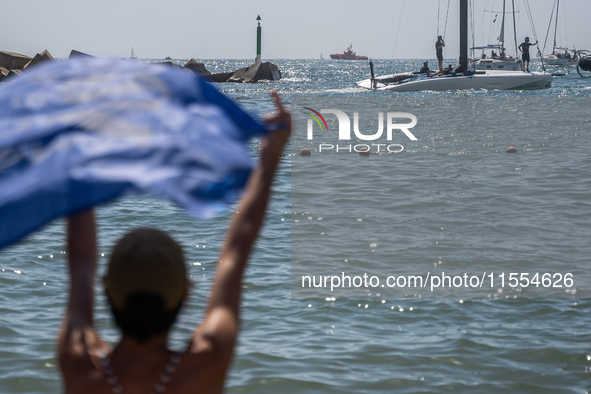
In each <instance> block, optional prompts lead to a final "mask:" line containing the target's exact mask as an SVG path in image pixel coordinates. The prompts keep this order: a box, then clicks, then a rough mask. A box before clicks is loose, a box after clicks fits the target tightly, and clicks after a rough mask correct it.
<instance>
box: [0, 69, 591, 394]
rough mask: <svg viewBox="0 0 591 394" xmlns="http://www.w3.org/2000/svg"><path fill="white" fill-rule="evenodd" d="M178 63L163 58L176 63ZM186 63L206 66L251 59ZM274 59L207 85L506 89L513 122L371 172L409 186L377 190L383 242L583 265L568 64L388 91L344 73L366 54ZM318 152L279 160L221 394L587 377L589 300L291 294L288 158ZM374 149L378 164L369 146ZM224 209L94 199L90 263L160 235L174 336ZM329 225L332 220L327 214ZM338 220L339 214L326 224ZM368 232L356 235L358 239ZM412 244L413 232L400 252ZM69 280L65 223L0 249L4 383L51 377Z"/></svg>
mask: <svg viewBox="0 0 591 394" xmlns="http://www.w3.org/2000/svg"><path fill="white" fill-rule="evenodd" d="M187 60H188V59H178V60H175V61H176V62H177V63H178V64H184V63H185V62H186V61H187ZM197 60H198V61H202V62H204V63H205V65H206V67H207V68H208V70H209V71H211V72H222V71H229V70H234V69H236V68H239V67H243V66H247V65H249V64H251V63H252V62H251V61H250V60H199V59H197ZM422 61H423V59H420V60H400V61H395V62H392V61H388V60H376V61H375V63H376V72H377V74H378V75H379V74H386V73H392V72H398V71H407V70H409V69H411V70H415V69H416V70H418V68H419V66H420V64H421V63H422ZM272 62H273V63H275V64H277V65H278V66H279V68H280V69H281V71H282V74H283V78H282V80H281V81H278V82H273V83H259V84H248V85H247V84H219V85H218V87H219V88H220V89H221V90H222V91H223V92H224V93H227V94H228V95H230V96H232V97H233V98H234V99H235V100H236V101H237V102H238V103H239V104H240V105H241V106H242V107H243V108H245V109H246V110H248V111H249V112H251V113H253V114H255V115H261V116H262V115H263V114H264V113H266V112H268V111H270V110H272V105H271V103H270V100H269V98H268V92H267V90H268V89H269V88H278V89H279V90H280V91H281V94H282V96H283V97H284V99H285V101H286V102H291V101H292V100H296V99H306V100H308V99H312V100H313V99H325V100H328V99H331V100H332V99H334V100H335V101H337V102H338V101H339V100H350V99H352V98H359V99H367V98H372V99H374V98H383V99H384V101H389V102H391V101H392V100H393V99H395V98H401V99H403V100H413V99H421V100H423V99H427V100H429V99H432V100H441V101H442V102H449V101H450V100H452V99H453V100H459V99H462V100H466V102H470V101H471V100H474V101H476V100H488V102H491V100H492V101H493V102H494V100H493V99H496V98H498V99H499V102H501V101H503V100H505V101H503V102H505V103H506V102H507V101H506V100H518V101H519V102H520V104H519V106H520V108H523V111H522V116H521V119H522V120H521V121H518V122H517V123H511V124H508V125H504V127H494V125H492V124H491V131H490V132H489V133H487V134H486V135H476V133H474V129H471V128H470V127H469V125H468V126H463V127H459V125H454V124H453V123H451V124H450V126H449V127H447V128H446V127H444V126H443V125H438V126H437V127H438V129H437V132H438V133H436V134H432V135H429V136H426V137H425V138H423V139H422V140H421V141H420V142H421V143H420V144H419V145H412V146H410V145H409V149H408V150H407V151H405V152H404V153H401V154H399V155H398V156H396V160H400V163H401V164H400V166H399V170H400V172H399V173H398V174H397V176H393V175H392V174H390V175H388V174H381V175H375V174H373V175H372V176H378V178H376V179H377V180H378V181H382V182H383V183H388V184H389V188H390V189H388V190H389V191H391V192H392V193H399V195H400V196H403V197H404V198H392V200H390V201H388V209H390V210H392V212H399V215H400V217H399V219H400V223H402V224H401V226H400V227H399V230H400V231H401V232H400V233H397V234H394V235H393V239H392V242H393V243H397V244H398V245H407V246H404V247H401V251H400V252H399V255H398V256H397V258H400V259H401V260H405V261H407V262H409V261H411V262H413V263H416V264H417V265H420V264H425V265H429V266H431V265H433V264H435V265H438V264H440V263H439V262H440V261H443V265H445V264H447V263H450V262H452V261H455V263H461V262H462V261H472V259H475V258H479V259H482V261H489V262H491V261H493V262H494V261H506V258H507V256H508V255H509V254H510V253H511V250H514V251H517V252H518V253H519V259H522V260H524V261H525V263H527V261H528V258H530V259H531V261H534V260H535V261H539V262H541V263H540V264H543V267H546V268H547V267H551V266H552V264H553V263H554V262H558V261H559V262H560V263H561V264H563V265H564V264H569V262H572V264H573V265H574V266H575V265H576V267H573V269H577V270H583V271H585V270H588V269H589V268H590V266H591V264H590V263H591V261H590V258H589V256H590V255H591V254H590V253H589V252H591V249H590V246H589V245H590V243H591V221H590V220H589V215H590V212H591V197H589V191H590V190H591V159H590V156H589V150H590V149H591V137H590V135H591V134H590V133H589V132H591V123H590V120H589V117H590V116H591V112H589V109H588V108H589V107H588V106H587V107H585V105H584V103H585V100H589V99H590V98H591V79H587V80H584V79H581V78H580V77H579V76H578V75H577V74H576V71H574V70H572V69H570V70H566V71H567V72H568V74H567V75H566V76H564V77H556V78H555V79H554V83H553V84H554V85H553V87H552V88H551V89H547V90H537V91H506V92H505V91H490V92H489V91H460V92H420V93H397V94H396V93H387V92H369V91H366V90H363V89H361V88H357V87H356V86H355V84H354V82H355V81H358V80H360V79H365V78H367V77H368V75H369V69H368V66H367V62H346V61H330V60H328V61H320V60H284V59H283V60H281V59H277V60H272ZM430 63H432V64H435V62H434V61H430ZM534 68H535V67H534ZM0 89H1V86H0ZM448 99H449V100H448ZM575 101H576V102H577V105H578V106H579V107H580V108H582V109H581V112H583V113H582V114H580V113H579V114H578V118H577V119H578V121H577V122H576V123H572V124H569V123H568V122H569V119H566V118H565V119H564V123H565V126H564V127H563V128H562V129H561V130H559V131H554V130H551V129H548V128H547V127H545V124H544V122H543V121H540V122H537V123H536V119H539V118H541V116H542V115H540V114H541V113H545V115H546V116H549V117H550V118H553V119H554V118H555V119H561V118H564V117H565V116H564V114H565V113H566V112H568V111H567V109H568V108H569V106H570V104H571V103H574V102H575ZM581 102H583V105H581ZM589 102H591V101H589ZM550 103H552V104H550ZM528 105H531V106H532V108H533V107H536V111H535V114H530V113H529V112H528V111H527V108H528ZM540 106H543V107H540ZM585 108H586V109H585ZM508 110H509V109H508ZM584 111H586V112H584ZM585 114H586V116H587V117H586V118H585ZM442 116H445V115H444V114H442ZM487 116H489V115H488V114H487V113H486V111H482V112H478V111H476V112H474V122H475V123H477V120H478V118H480V117H485V118H486V117H487ZM533 116H536V117H537V118H536V119H533ZM494 119H496V118H491V120H490V121H491V122H493V123H494V121H495V120H494ZM500 121H501V120H499V122H500ZM573 122H574V121H573ZM303 145H304V141H301V140H300V141H298V140H294V141H293V142H292V149H293V151H294V152H297V151H298V149H299V148H300V147H301V146H303ZM510 145H513V146H515V147H516V148H517V149H518V153H517V154H516V155H507V154H505V153H503V152H504V151H505V149H506V148H507V147H508V146H510ZM253 156H256V146H255V145H254V144H253ZM318 157H319V156H318V155H313V156H312V157H311V158H308V159H307V160H308V161H307V162H297V163H296V162H295V160H302V159H303V158H301V157H300V156H296V155H294V156H286V157H285V158H284V159H283V161H282V167H281V170H280V171H279V174H278V179H277V182H276V187H275V193H274V197H273V200H272V202H271V205H270V208H269V211H268V216H267V221H266V225H265V228H264V230H263V232H262V234H261V236H260V238H259V241H258V244H257V246H256V248H255V251H254V253H253V255H252V258H251V261H250V266H249V269H248V274H247V276H246V279H245V282H244V298H243V301H244V302H243V315H242V332H241V337H240V343H239V346H238V348H237V352H236V357H235V360H234V364H233V367H232V369H231V371H230V373H229V377H228V380H227V392H229V393H278V392H281V393H498V392H507V393H552V394H554V393H578V394H584V393H586V392H588V391H591V371H590V367H591V300H589V299H587V298H581V297H578V296H577V295H573V296H571V297H568V298H533V299H531V298H530V299H528V298H523V297H516V298H510V299H507V298H504V297H483V298H469V297H462V298H460V297H454V298H438V299H425V298H420V299H419V298H416V297H405V298H388V297H386V296H376V295H375V294H373V295H372V296H369V297H345V296H343V297H341V296H338V297H334V299H333V298H331V297H309V298H292V297H291V291H292V289H291V269H290V265H291V252H292V251H291V247H292V245H291V238H290V237H291V231H292V225H294V223H295V220H305V219H307V215H306V216H305V217H304V218H303V219H302V216H301V213H302V212H299V213H296V212H297V210H295V211H294V209H292V208H293V207H292V182H291V165H292V163H293V165H294V168H295V166H296V165H298V167H297V168H298V171H302V170H305V169H306V168H309V171H311V172H312V171H314V168H315V167H317V166H315V165H314V161H313V160H319V159H318ZM370 159H371V160H374V159H378V160H385V159H384V157H382V156H379V157H372V158H370ZM403 159H404V162H403V161H402V160H403ZM374 161H375V160H374ZM302 163H304V165H302ZM403 163H405V164H403ZM409 163H412V165H410V164H409ZM349 165H350V168H347V169H346V170H347V171H348V173H349V174H351V176H355V175H356V171H357V170H358V169H357V167H359V166H363V164H360V162H359V161H357V162H353V161H351V162H350V164H349ZM359 171H360V170H359ZM300 175H302V173H301V172H300ZM303 175H306V174H305V173H303ZM340 176H342V174H341V175H340ZM348 193H349V194H350V196H352V197H353V198H355V199H357V200H358V201H359V204H360V206H364V205H365V206H367V207H370V206H373V205H375V201H373V200H371V199H370V194H368V193H366V192H365V191H364V188H363V187H359V188H358V189H352V190H349V191H348ZM327 197H328V196H327ZM331 198H334V196H331ZM311 204H312V202H311ZM330 208H331V209H334V207H330ZM306 209H307V210H308V212H307V213H308V214H310V217H313V219H314V220H316V221H317V219H318V218H319V217H325V215H328V214H329V213H330V212H327V211H329V209H328V208H323V205H322V204H321V203H317V205H313V206H310V207H306ZM323 209H325V211H323ZM310 212H311V213H310ZM232 213H233V209H232V207H231V208H229V209H228V211H227V212H226V213H225V214H224V215H222V216H220V217H218V218H216V219H215V220H211V221H207V222H196V221H194V220H192V219H191V218H189V217H187V216H186V215H185V214H184V213H183V212H182V211H181V210H180V209H179V208H177V207H176V206H174V205H173V204H171V203H169V202H168V201H166V200H161V199H157V198H154V197H149V196H135V197H131V198H126V199H122V200H119V201H116V202H113V203H110V204H106V205H104V206H101V207H98V208H97V216H98V225H99V237H100V239H99V243H100V245H99V248H98V251H99V254H100V256H99V258H100V268H99V270H100V272H99V275H102V273H103V272H104V268H105V264H106V261H107V259H108V257H109V255H110V252H111V248H112V246H113V244H114V243H115V242H116V240H117V239H118V238H119V237H121V235H122V234H124V233H125V232H126V231H128V230H130V229H132V228H134V227H139V226H151V227H158V228H160V229H163V230H165V231H167V232H169V233H170V234H171V235H172V236H173V237H174V238H175V239H176V240H177V241H178V242H179V243H180V244H181V245H182V246H183V248H184V250H185V252H186V256H187V262H188V263H189V264H190V266H189V272H190V274H191V279H192V280H193V282H194V288H193V291H192V296H191V298H190V301H189V302H188V304H187V306H186V308H185V310H184V311H183V313H182V315H181V317H180V319H179V322H178V324H177V327H176V329H175V331H174V333H173V336H172V346H173V347H176V348H179V349H180V348H182V347H183V346H184V345H185V343H186V341H187V339H188V338H189V336H190V333H191V331H192V330H193V328H194V327H195V325H197V324H198V323H199V321H200V319H201V317H202V312H203V307H204V305H205V302H206V298H207V295H208V290H209V287H210V284H211V280H212V277H213V274H214V267H215V264H214V262H215V261H216V259H217V253H218V250H219V247H220V245H221V243H222V241H223V237H224V232H225V230H226V228H227V225H228V221H229V219H230V216H231V214H232ZM340 216H341V217H344V218H345V219H346V218H350V219H351V223H352V224H351V229H352V230H351V231H353V229H354V225H355V224H356V223H357V219H359V218H362V217H363V218H364V216H360V212H359V211H353V210H351V211H348V210H345V211H344V212H340ZM327 217H328V216H327ZM413 220H415V222H412V221H413ZM322 222H324V220H323V221H322ZM363 223H365V222H363ZM324 224H326V226H328V228H330V223H326V222H325V223H324ZM344 230H346V228H345V229H344V228H343V226H340V227H339V228H335V229H334V231H344ZM380 231H382V230H380ZM431 241H433V242H431ZM298 242H300V243H303V244H304V245H309V247H310V249H311V250H312V249H313V248H314V247H315V246H318V245H321V244H322V242H323V241H322V238H321V237H320V236H319V234H318V233H317V232H314V231H310V233H309V234H308V235H307V234H306V232H305V231H303V232H302V231H299V232H298ZM364 242H365V241H364ZM435 242H438V244H437V245H439V242H441V245H442V248H441V249H437V248H439V246H437V248H436V247H435V246H434V243H435ZM370 244H371V242H370V241H369V240H368V242H367V245H366V247H367V248H369V247H370ZM411 245H412V246H416V247H414V248H412V251H411V249H410V246H411ZM405 248H406V249H405ZM380 251H381V249H379V247H378V253H377V254H375V259H376V261H375V262H377V263H380V262H382V263H384V264H387V263H388V262H389V261H390V260H391V258H392V256H391V255H389V254H388V253H379V252H380ZM405 251H406V252H405ZM439 251H441V254H440V255H438V253H439ZM528 256H531V257H528ZM347 257H348V256H347V255H343V256H339V258H343V259H345V258H347ZM380 259H382V260H380ZM67 288H68V284H67V275H66V267H65V254H64V223H63V221H62V220H58V221H55V222H53V223H51V224H50V225H48V226H46V227H45V228H44V229H42V230H41V231H38V232H37V233H35V234H32V235H31V236H30V237H28V238H27V239H26V240H24V241H22V242H21V243H19V244H17V245H14V246H11V247H9V248H7V249H4V250H2V251H0V393H58V392H60V391H61V390H62V388H61V381H60V375H59V369H58V366H57V360H56V354H55V353H56V352H55V340H56V337H57V332H58V328H59V325H60V322H61V318H62V315H63V313H64V307H65V301H66V292H67ZM96 291H97V294H98V295H99V300H98V302H97V306H96V316H97V317H96V325H97V327H98V329H99V330H100V332H101V334H102V335H103V336H104V338H105V339H106V340H108V341H111V342H113V343H114V342H116V341H117V338H118V333H117V331H116V329H115V328H114V326H113V323H112V321H111V319H110V317H109V313H108V310H107V307H106V304H105V300H104V297H103V295H102V290H101V289H100V287H99V286H97V290H96Z"/></svg>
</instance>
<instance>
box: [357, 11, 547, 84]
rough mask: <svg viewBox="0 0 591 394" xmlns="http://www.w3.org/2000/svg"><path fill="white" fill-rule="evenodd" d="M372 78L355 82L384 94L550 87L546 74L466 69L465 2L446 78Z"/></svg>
mask: <svg viewBox="0 0 591 394" xmlns="http://www.w3.org/2000/svg"><path fill="white" fill-rule="evenodd" d="M370 69H371V73H372V77H371V78H370V79H366V80H363V81H359V82H357V85H358V86H360V87H363V88H366V89H373V90H387V91H424V90H435V91H443V90H461V89H489V90H492V89H498V90H506V89H545V88H549V87H551V86H552V75H551V74H548V73H546V72H523V71H503V70H476V71H475V70H469V69H468V0H460V66H459V67H457V68H456V71H455V72H449V73H448V74H447V75H437V76H433V75H431V74H429V73H412V72H411V73H402V74H391V75H385V76H381V77H374V75H373V63H371V62H370Z"/></svg>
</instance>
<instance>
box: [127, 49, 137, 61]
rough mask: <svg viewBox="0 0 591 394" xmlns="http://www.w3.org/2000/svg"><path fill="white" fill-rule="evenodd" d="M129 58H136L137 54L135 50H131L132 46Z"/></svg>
mask: <svg viewBox="0 0 591 394" xmlns="http://www.w3.org/2000/svg"><path fill="white" fill-rule="evenodd" d="M129 58H130V59H137V56H136V55H135V52H134V51H133V47H131V56H130V57H129Z"/></svg>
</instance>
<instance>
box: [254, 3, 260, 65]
mask: <svg viewBox="0 0 591 394" xmlns="http://www.w3.org/2000/svg"><path fill="white" fill-rule="evenodd" d="M256 20H257V21H258V24H259V25H258V26H257V58H256V60H255V63H260V62H261V16H260V15H258V16H257V19H256Z"/></svg>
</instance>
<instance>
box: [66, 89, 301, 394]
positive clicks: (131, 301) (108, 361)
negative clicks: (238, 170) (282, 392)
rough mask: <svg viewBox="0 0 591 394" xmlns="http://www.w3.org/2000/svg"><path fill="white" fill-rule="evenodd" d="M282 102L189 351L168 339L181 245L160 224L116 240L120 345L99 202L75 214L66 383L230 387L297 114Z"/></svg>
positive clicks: (181, 271)
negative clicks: (96, 320) (100, 259)
mask: <svg viewBox="0 0 591 394" xmlns="http://www.w3.org/2000/svg"><path fill="white" fill-rule="evenodd" d="M272 96H273V99H274V101H275V105H276V107H277V109H278V112H277V113H276V114H274V115H270V116H268V117H267V118H266V124H267V125H277V126H279V127H280V128H283V130H278V131H273V132H270V134H269V135H268V136H267V137H266V138H265V139H264V140H263V142H262V146H263V148H262V151H261V154H260V163H259V165H258V166H257V168H256V169H254V171H253V172H252V174H251V175H250V178H249V180H248V184H247V186H246V192H245V195H244V197H243V198H242V201H241V203H240V207H239V208H238V209H237V211H238V212H237V213H236V215H235V216H234V218H233V220H232V223H231V225H230V228H229V230H228V232H227V234H226V239H225V243H224V245H223V247H222V250H221V253H220V258H219V264H218V266H217V273H216V277H215V281H214V283H213V287H212V291H211V294H210V297H209V302H208V304H207V309H206V312H205V317H204V320H203V322H202V323H201V325H199V326H198V327H197V328H196V330H195V331H194V333H193V335H192V337H191V339H190V341H189V344H188V346H187V347H186V349H185V350H183V351H181V352H174V351H172V350H169V349H168V346H167V340H168V333H169V331H170V329H171V327H172V325H173V323H174V321H175V319H176V317H177V315H178V313H179V311H180V309H181V308H182V306H183V303H184V302H185V300H186V299H187V297H188V293H189V282H188V279H187V270H186V267H185V261H184V257H183V251H182V249H181V247H180V246H179V245H178V244H177V243H176V242H175V241H174V240H172V239H171V238H170V237H169V236H168V235H166V234H165V233H163V232H162V231H160V230H156V229H137V230H134V231H132V232H131V233H129V234H127V235H125V236H124V237H123V238H122V239H121V240H120V241H119V242H118V243H117V245H116V246H115V248H114V250H113V253H112V255H111V258H110V261H109V265H108V269H107V274H106V276H105V278H104V286H105V294H106V297H107V300H108V302H109V305H110V308H111V311H112V314H113V316H114V318H115V323H116V324H117V326H118V327H119V328H120V329H121V331H122V337H121V340H120V341H119V343H118V344H117V345H116V346H115V348H114V349H113V350H111V349H110V348H109V347H108V346H107V345H106V344H105V343H104V342H103V341H102V340H101V339H100V338H99V335H98V333H97V332H96V331H95V328H94V325H93V314H94V313H93V305H94V292H93V289H94V277H95V271H96V265H97V249H96V248H97V247H96V225H95V219H94V214H93V211H92V209H89V210H86V211H83V212H79V213H77V214H74V215H72V216H70V217H69V218H68V221H67V255H68V260H69V262H68V264H69V272H70V294H69V302H68V306H67V311H66V315H65V317H64V322H63V325H62V328H61V332H60V335H59V341H58V355H59V362H60V367H61V371H62V374H63V378H64V386H65V390H64V391H65V392H66V393H84V394H113V393H116V394H123V393H126V394H135V393H157V394H162V393H164V392H166V393H167V394H178V393H194V392H196V391H198V392H200V393H221V392H222V391H223V388H224V381H225V378H226V373H227V371H228V368H229V366H230V363H231V361H232V354H233V351H234V346H235V344H236V337H237V334H238V326H239V312H240V294H241V291H242V276H243V272H244V269H245V267H246V264H247V261H248V256H249V254H250V250H251V248H252V245H253V244H254V242H255V240H256V238H257V235H258V232H259V229H260V228H261V225H262V223H263V219H264V216H265V211H266V207H267V201H268V199H269V195H270V190H271V184H272V183H273V179H274V177H275V172H276V169H277V166H278V163H279V158H280V155H281V152H282V150H283V147H284V146H285V143H286V142H287V140H288V138H289V134H290V130H291V129H290V127H291V115H290V113H289V112H288V111H286V110H285V109H284V108H283V106H282V104H281V101H280V100H279V96H278V95H277V94H276V93H272Z"/></svg>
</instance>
